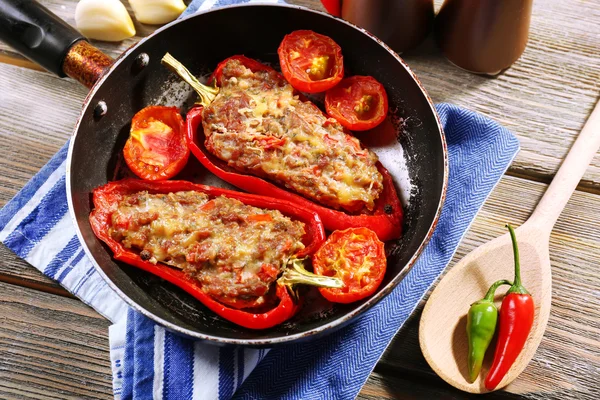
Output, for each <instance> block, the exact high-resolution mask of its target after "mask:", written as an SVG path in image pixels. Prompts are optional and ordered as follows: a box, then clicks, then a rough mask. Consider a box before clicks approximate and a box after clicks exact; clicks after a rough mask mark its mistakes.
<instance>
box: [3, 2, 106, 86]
mask: <svg viewBox="0 0 600 400" xmlns="http://www.w3.org/2000/svg"><path fill="white" fill-rule="evenodd" d="M0 40H2V41H4V42H6V43H7V44H8V45H9V46H11V47H13V48H14V49H15V50H17V51H18V52H19V53H21V54H23V55H24V56H25V57H27V58H29V59H30V60H32V61H34V62H36V63H37V64H39V65H41V66H42V67H44V68H46V69H47V70H48V71H50V72H52V73H54V74H56V75H58V76H60V77H64V76H70V77H71V78H73V79H75V80H77V81H79V82H80V83H82V84H83V85H85V86H87V87H88V88H89V87H92V86H93V85H94V83H95V82H96V81H97V80H98V79H99V78H100V77H101V76H102V74H103V73H104V72H105V70H106V69H108V67H109V66H110V65H111V64H112V62H113V60H112V58H110V57H109V56H107V55H106V54H104V53H102V52H101V51H100V50H98V49H97V48H95V47H94V46H92V45H91V44H89V43H88V42H87V41H86V40H85V38H84V37H83V36H82V35H81V34H80V33H79V32H77V31H76V30H75V29H73V27H71V26H70V25H69V24H67V23H66V22H64V21H63V20H61V19H60V18H58V17H57V16H56V15H54V14H53V13H52V12H51V11H50V10H48V9H47V8H46V7H44V6H42V5H41V4H39V3H38V2H37V1H34V0H1V1H0Z"/></svg>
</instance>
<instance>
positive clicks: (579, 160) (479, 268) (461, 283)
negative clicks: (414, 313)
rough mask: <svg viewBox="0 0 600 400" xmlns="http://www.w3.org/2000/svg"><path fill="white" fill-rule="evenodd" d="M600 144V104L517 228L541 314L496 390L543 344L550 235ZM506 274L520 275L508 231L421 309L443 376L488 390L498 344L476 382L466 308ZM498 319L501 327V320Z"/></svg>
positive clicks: (422, 332) (429, 348)
mask: <svg viewBox="0 0 600 400" xmlns="http://www.w3.org/2000/svg"><path fill="white" fill-rule="evenodd" d="M598 147H600V103H598V104H596V106H595V108H594V110H593V111H592V113H591V114H590V116H589V118H588V120H587V122H586V123H585V126H584V127H583V129H582V130H581V133H580V134H579V136H578V137H577V140H576V141H575V143H574V144H573V146H572V147H571V150H570V151H569V153H568V154H567V157H566V158H565V160H564V161H563V163H562V165H561V167H560V169H559V170H558V172H557V173H556V176H555V177H554V179H553V180H552V183H551V184H550V186H549V187H548V190H547V191H546V193H545V194H544V196H543V197H542V199H541V200H540V202H539V204H538V205H537V207H536V209H535V211H534V212H533V214H532V215H531V217H530V218H529V220H527V222H525V223H524V224H523V225H521V226H520V227H519V228H517V230H516V237H517V242H518V245H519V252H520V260H521V280H522V283H523V286H525V288H527V290H528V291H529V292H530V293H531V295H532V297H533V303H534V305H535V315H534V321H533V327H532V329H531V332H530V333H529V336H528V339H527V342H526V343H525V346H524V348H523V350H522V351H521V353H520V354H519V356H518V358H517V359H516V360H515V362H514V363H513V365H512V367H511V368H510V370H509V371H508V373H507V374H506V375H505V376H504V378H503V379H502V381H501V382H500V384H499V385H498V386H497V387H496V389H500V388H502V387H504V386H506V385H508V384H509V383H510V382H512V381H513V380H514V379H515V378H516V377H517V376H519V374H520V373H521V371H523V370H524V369H525V367H526V366H527V364H528V363H529V361H530V360H531V359H532V358H533V356H534V354H535V352H536V350H537V348H538V346H539V344H540V342H541V341H542V337H543V336H544V331H545V329H546V325H547V323H548V318H549V316H550V308H551V302H552V269H551V265H550V253H549V241H550V232H551V231H552V227H553V226H554V224H555V223H556V220H557V219H558V217H559V215H560V213H561V212H562V210H563V209H564V208H565V205H566V204H567V202H568V201H569V198H570V197H571V194H572V193H573V191H574V190H575V188H576V187H577V184H578V183H579V181H580V180H581V177H582V176H583V174H584V173H585V170H586V168H587V166H588V165H589V163H590V162H591V160H592V158H593V157H594V155H595V154H596V151H597V150H598ZM507 222H510V221H507ZM500 279H508V280H511V281H512V279H514V258H513V252H512V244H511V239H510V235H509V234H508V233H506V234H505V235H502V236H500V237H498V238H496V239H494V240H492V241H490V242H488V243H486V244H484V245H482V246H480V247H478V248H477V249H475V250H474V251H472V252H471V253H469V254H468V255H467V256H465V257H464V258H463V259H462V260H460V261H459V262H458V263H457V264H456V265H455V266H454V267H453V268H452V269H451V270H450V271H449V272H448V273H447V274H446V276H445V277H444V278H443V279H442V280H441V281H440V282H439V283H438V285H437V287H436V288H435V290H434V291H433V292H432V293H431V296H430V297H429V300H428V301H427V304H426V305H425V308H424V309H423V314H422V316H421V322H420V326H419V344H420V346H421V350H422V352H423V355H424V356H425V359H426V360H427V362H428V363H429V365H430V366H431V368H432V369H433V370H434V371H435V372H436V373H437V374H438V375H439V376H440V377H441V378H442V379H444V380H445V381H446V382H448V383H449V384H451V385H452V386H454V387H456V388H458V389H461V390H463V391H466V392H470V393H485V392H488V390H487V389H486V388H485V385H484V381H485V377H486V375H487V372H488V370H489V368H490V366H491V364H492V361H493V356H494V349H495V343H494V342H493V341H492V343H491V344H490V346H489V348H488V350H487V352H486V358H485V359H484V362H483V366H482V369H481V373H480V374H479V376H478V377H477V379H476V380H475V382H470V380H469V374H468V364H467V357H468V349H469V345H468V341H467V312H468V311H469V307H470V305H471V304H472V303H474V302H475V301H477V300H480V299H482V298H483V297H484V296H485V294H486V292H487V290H488V288H489V287H490V285H492V283H494V282H496V281H498V280H500ZM506 290H507V289H505V290H503V289H500V290H499V291H498V292H497V296H496V299H495V301H496V305H497V306H499V305H500V302H501V298H502V295H504V293H505V292H506ZM498 323H499V324H501V323H502V321H498Z"/></svg>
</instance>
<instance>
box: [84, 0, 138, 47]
mask: <svg viewBox="0 0 600 400" xmlns="http://www.w3.org/2000/svg"><path fill="white" fill-rule="evenodd" d="M75 24H76V25H77V29H78V30H79V32H81V33H82V34H83V35H84V36H86V37H88V38H90V39H97V40H106V41H108V42H119V41H121V40H123V39H127V38H130V37H132V36H134V35H135V27H134V26H133V21H132V20H131V17H130V16H129V14H128V13H127V10H126V9H125V6H124V5H123V3H121V2H120V1H119V0H81V1H80V2H79V3H77V7H76V8H75Z"/></svg>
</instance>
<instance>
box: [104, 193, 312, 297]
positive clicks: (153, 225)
mask: <svg viewBox="0 0 600 400" xmlns="http://www.w3.org/2000/svg"><path fill="white" fill-rule="evenodd" d="M304 233H305V230H304V223H302V222H299V221H292V220H291V219H290V218H288V217H286V216H284V215H283V214H281V212H279V211H277V210H263V209H260V208H257V207H252V206H248V205H245V204H243V203H241V202H240V201H238V200H235V199H230V198H227V197H222V196H221V197H217V198H214V199H210V198H209V197H208V196H207V195H206V194H204V193H199V192H193V191H187V192H175V193H169V194H148V193H147V192H139V193H135V194H132V195H128V196H125V197H124V198H123V200H122V201H121V202H120V203H119V205H118V208H117V210H116V211H115V212H114V213H113V214H112V216H111V226H110V228H109V234H110V236H111V237H112V238H113V239H114V240H116V241H117V242H119V243H121V244H122V245H123V246H124V247H125V248H127V249H132V250H134V251H136V252H139V254H140V257H141V258H142V259H143V260H145V261H149V262H151V263H158V262H160V263H164V264H168V265H171V266H174V267H177V268H180V269H183V270H184V271H185V272H186V273H187V274H188V275H189V276H191V277H194V278H195V279H197V280H198V281H199V283H200V284H201V287H202V290H204V291H205V292H206V293H208V294H209V295H211V296H212V297H214V298H216V299H218V300H219V301H221V302H222V303H225V304H227V305H230V306H232V307H236V308H244V307H256V306H259V305H261V304H264V303H265V295H267V293H268V292H269V290H270V289H271V286H273V285H271V283H273V282H274V281H275V280H276V279H277V277H278V275H279V274H280V272H281V270H282V268H283V267H284V266H285V265H286V263H287V261H288V260H289V259H290V258H291V257H292V256H293V255H294V254H296V253H297V252H298V251H300V250H301V249H303V248H304V245H303V244H302V238H303V236H304Z"/></svg>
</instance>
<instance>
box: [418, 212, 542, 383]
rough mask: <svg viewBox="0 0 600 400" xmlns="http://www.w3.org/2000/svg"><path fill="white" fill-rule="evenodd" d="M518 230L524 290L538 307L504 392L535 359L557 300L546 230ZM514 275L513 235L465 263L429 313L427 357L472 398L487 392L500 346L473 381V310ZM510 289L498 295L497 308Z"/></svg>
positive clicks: (424, 330)
mask: <svg viewBox="0 0 600 400" xmlns="http://www.w3.org/2000/svg"><path fill="white" fill-rule="evenodd" d="M531 222H532V221H530V222H528V223H526V224H524V225H522V226H520V227H519V228H517V229H516V235H517V239H518V241H519V252H520V259H521V278H522V282H523V285H524V286H525V287H526V288H527V290H528V291H529V292H530V293H531V295H532V297H533V299H534V304H535V316H534V322H533V328H532V331H531V333H530V335H529V338H528V340H527V343H526V345H525V348H524V349H523V351H522V352H521V354H520V355H519V357H518V358H517V360H516V361H515V364H514V366H513V368H511V369H510V371H509V373H508V374H507V375H506V376H505V377H504V379H503V380H502V382H501V383H500V385H498V387H499V388H500V387H503V386H505V385H507V384H508V383H509V382H511V381H512V380H513V379H514V378H516V377H517V376H518V375H519V374H520V373H521V372H522V371H523V369H524V368H525V367H526V366H527V364H528V363H529V361H530V360H531V359H532V358H533V356H534V354H535V352H536V350H537V348H538V345H539V343H540V341H541V338H542V336H543V334H544V330H545V329H546V324H547V323H548V317H549V315H550V302H551V299H552V278H551V268H550V257H549V252H548V238H547V237H545V235H546V232H544V231H543V228H540V227H539V226H536V225H535V224H532V223H531ZM513 275H514V259H513V252H512V244H511V241H510V236H509V235H508V233H507V234H505V235H502V236H500V237H498V238H496V239H494V240H492V241H490V242H488V243H487V244H485V245H483V246H480V247H478V248H477V249H475V250H474V251H473V252H471V253H469V254H468V255H467V256H466V257H464V258H463V259H462V260H460V261H459V262H458V263H457V264H456V265H455V266H454V267H453V268H452V269H451V270H450V271H449V272H448V273H447V274H446V276H445V277H444V279H443V280H442V281H441V282H440V283H439V284H438V285H437V287H436V288H435V290H434V291H433V293H432V294H431V296H430V297H429V300H428V302H427V304H426V306H425V309H424V310H423V315H422V317H421V322H420V327H419V342H420V345H421V349H422V351H423V355H424V356H425V359H426V360H427V362H428V363H429V365H430V366H431V367H432V368H433V370H434V371H435V372H436V373H437V374H438V375H439V376H440V377H441V378H442V379H444V380H445V381H446V382H448V383H450V384H452V385H453V386H455V387H457V388H459V389H461V390H463V391H466V392H470V393H485V392H488V390H487V389H486V388H485V386H484V380H485V376H486V375H487V372H488V370H489V368H490V366H491V363H492V360H493V355H494V352H493V349H494V343H492V344H491V345H490V347H489V349H488V351H487V354H486V358H485V360H484V363H483V366H482V369H481V373H480V374H479V377H478V378H477V379H476V380H475V382H472V383H471V382H470V381H469V372H468V369H467V356H468V349H469V345H468V342H467V311H468V310H469V307H470V305H471V304H472V303H474V302H475V301H477V300H480V299H482V298H483V297H484V296H485V293H486V292H487V290H488V288H489V286H490V285H491V284H492V283H493V282H496V281H498V280H500V279H510V280H512V278H511V277H512V276H513ZM507 290H508V286H503V287H501V288H500V289H499V290H498V291H497V292H496V293H497V294H496V306H498V308H499V307H500V303H501V301H502V296H503V295H504V293H505V292H506V291H507Z"/></svg>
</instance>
